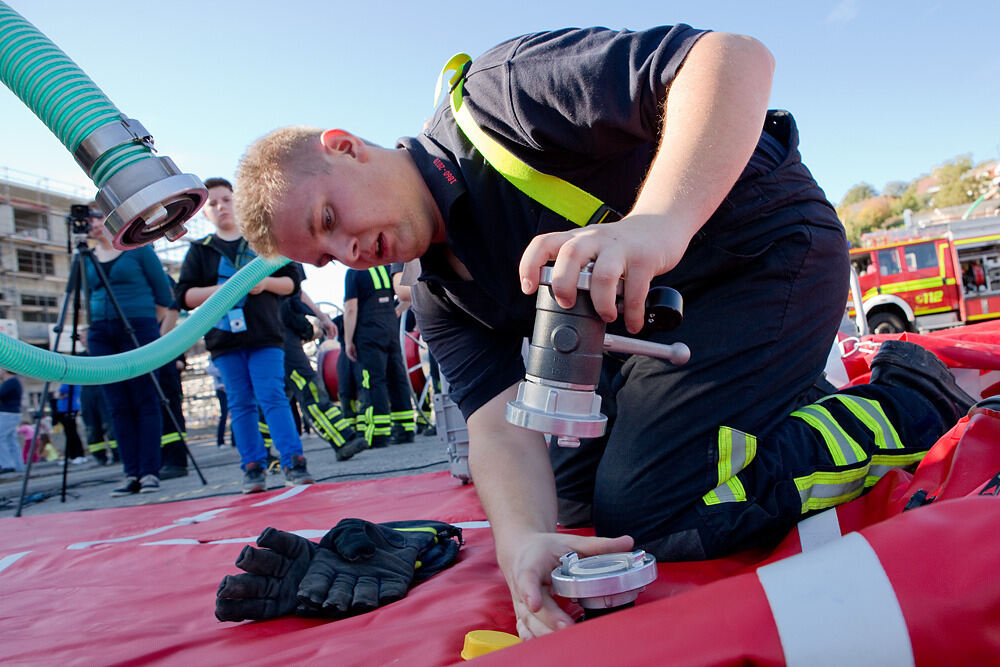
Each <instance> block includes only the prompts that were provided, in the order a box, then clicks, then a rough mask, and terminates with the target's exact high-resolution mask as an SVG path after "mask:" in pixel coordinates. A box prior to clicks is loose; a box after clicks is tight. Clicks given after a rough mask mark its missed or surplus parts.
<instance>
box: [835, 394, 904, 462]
mask: <svg viewBox="0 0 1000 667" xmlns="http://www.w3.org/2000/svg"><path fill="white" fill-rule="evenodd" d="M832 399H836V400H838V401H840V403H841V404H843V406H844V407H845V408H847V409H848V410H850V411H851V414H853V415H854V416H855V417H857V418H858V421H860V422H861V423H862V424H864V425H865V426H867V427H868V429H869V430H870V431H871V432H872V434H873V435H874V436H875V445H876V446H877V447H878V448H879V449H902V448H903V442H902V440H900V439H899V434H898V433H896V429H895V428H894V427H893V425H892V423H891V422H890V421H889V418H888V417H887V416H886V414H885V412H883V410H882V406H881V405H879V403H878V401H873V400H872V399H870V398H862V397H860V396H850V395H847V394H831V395H830V396H824V397H823V398H821V399H820V400H819V401H817V403H823V402H824V401H829V400H832Z"/></svg>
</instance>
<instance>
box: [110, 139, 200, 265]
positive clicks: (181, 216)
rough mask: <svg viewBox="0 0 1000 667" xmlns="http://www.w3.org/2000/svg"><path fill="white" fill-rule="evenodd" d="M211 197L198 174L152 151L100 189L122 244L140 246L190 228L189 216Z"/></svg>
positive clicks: (118, 244)
mask: <svg viewBox="0 0 1000 667" xmlns="http://www.w3.org/2000/svg"><path fill="white" fill-rule="evenodd" d="M206 199H208V190H207V189H206V188H205V185H204V184H203V183H202V182H201V179H199V178H198V177H197V176H195V175H194V174H184V173H182V172H181V170H180V169H178V168H177V165H175V164H174V163H173V161H172V160H171V159H170V158H169V157H166V156H163V157H156V156H150V157H148V158H146V159H145V160H141V161H139V162H135V163H132V164H130V165H128V166H126V167H124V168H123V169H121V170H120V171H119V172H118V173H116V174H115V175H114V176H112V177H111V178H110V179H109V180H108V181H107V183H105V184H104V187H102V188H101V190H100V191H99V192H98V193H97V203H98V204H99V205H100V207H101V209H103V210H104V212H105V213H107V214H108V217H107V219H106V220H105V221H104V226H105V227H106V228H107V230H108V232H109V233H110V235H111V243H112V245H114V247H115V248H118V249H119V250H128V249H130V248H137V247H139V246H142V245H146V244H147V243H152V242H153V241H155V240H157V239H158V238H160V237H163V236H166V237H167V239H168V240H170V241H176V240H177V239H179V238H180V237H182V236H184V234H186V233H187V228H185V227H184V223H185V222H187V221H188V220H190V219H191V218H192V217H193V216H194V214H195V213H197V212H198V210H199V209H200V208H201V207H202V205H203V204H204V203H205V200H206Z"/></svg>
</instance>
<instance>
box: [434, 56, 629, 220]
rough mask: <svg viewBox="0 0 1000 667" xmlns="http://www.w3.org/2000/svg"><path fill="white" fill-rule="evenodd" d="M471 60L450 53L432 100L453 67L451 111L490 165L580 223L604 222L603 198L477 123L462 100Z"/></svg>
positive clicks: (526, 190) (539, 200) (543, 201)
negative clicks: (521, 155) (523, 156)
mask: <svg viewBox="0 0 1000 667" xmlns="http://www.w3.org/2000/svg"><path fill="white" fill-rule="evenodd" d="M470 62H472V58H470V57H469V56H468V55H466V54H464V53H459V54H456V55H454V56H452V57H451V59H450V60H449V61H448V62H447V64H445V66H444V69H443V70H441V75H440V76H439V77H438V81H437V87H436V88H435V91H434V103H435V104H437V100H438V97H439V96H440V95H441V87H442V83H443V81H444V76H445V73H446V72H449V71H454V72H455V74H454V75H453V76H452V77H451V79H450V81H449V83H450V85H451V92H450V94H449V100H450V103H451V112H452V114H453V115H454V117H455V122H456V123H458V127H459V128H461V130H462V133H463V134H465V136H466V138H467V139H468V140H469V141H470V142H471V143H472V145H473V146H475V148H476V150H477V151H479V153H480V154H481V155H482V156H483V158H484V159H485V160H486V161H487V162H488V163H489V164H490V166H492V167H493V168H494V169H496V170H497V171H498V172H499V173H500V175H501V176H503V177H504V178H505V179H507V181H508V182H509V183H510V184H511V185H513V186H514V187H515V188H517V189H518V190H520V191H521V192H523V193H524V194H526V195H527V196H529V197H531V198H532V199H533V200H535V201H536V202H538V203H540V204H542V205H543V206H545V207H546V208H548V209H551V210H552V211H554V212H555V213H558V214H559V215H561V216H563V217H564V218H566V219H567V220H569V221H571V222H573V223H575V224H577V225H579V226H581V227H583V226H585V225H588V224H596V223H600V222H604V220H605V219H606V218H607V216H608V214H610V213H611V211H610V209H608V207H607V206H605V205H604V202H602V201H601V200H600V199H598V198H597V197H594V196H593V195H591V194H590V193H589V192H587V191H585V190H581V189H580V188H578V187H576V186H575V185H573V184H572V183H570V182H568V181H564V180H563V179H561V178H559V177H557V176H552V175H551V174H545V173H542V172H540V171H538V170H536V169H533V168H532V167H530V166H528V165H527V164H525V163H524V162H522V161H521V160H519V159H518V158H517V157H515V156H514V155H513V154H512V153H511V152H510V151H508V150H507V149H506V148H504V147H503V146H501V145H500V144H499V143H498V142H497V141H496V140H495V139H493V138H492V137H490V136H489V135H487V134H486V133H485V132H484V131H483V130H482V128H480V127H479V125H478V124H477V123H476V121H475V119H474V118H473V117H472V114H470V113H469V110H468V108H467V107H466V106H465V105H464V104H463V103H462V91H463V83H462V82H463V81H464V79H465V66H466V64H467V63H470Z"/></svg>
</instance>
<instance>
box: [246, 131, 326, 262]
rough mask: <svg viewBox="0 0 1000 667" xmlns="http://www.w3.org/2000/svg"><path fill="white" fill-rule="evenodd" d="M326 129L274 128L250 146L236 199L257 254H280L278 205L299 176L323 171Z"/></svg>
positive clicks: (248, 236)
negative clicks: (276, 224)
mask: <svg viewBox="0 0 1000 667" xmlns="http://www.w3.org/2000/svg"><path fill="white" fill-rule="evenodd" d="M322 132H323V131H322V130H321V129H319V128H316V127H307V126H303V125H296V126H292V127H282V128H279V129H277V130H274V131H273V132H270V133H268V134H266V135H264V136H263V137H261V138H260V139H258V140H257V141H255V142H254V143H253V144H251V145H250V147H249V148H248V149H247V151H246V153H245V154H244V155H243V157H242V158H240V164H239V166H238V167H237V170H236V189H235V192H234V200H235V205H236V219H237V220H238V221H239V225H240V229H241V230H242V232H243V237H244V238H245V239H246V240H247V242H248V243H249V244H250V247H251V248H253V249H254V250H255V251H256V252H257V254H259V255H262V256H264V257H274V256H275V255H278V254H279V253H278V249H277V246H276V244H275V240H274V233H273V231H272V229H271V226H272V224H273V222H274V209H275V206H276V205H277V203H278V202H280V201H281V199H282V197H284V196H285V195H286V194H287V193H288V190H289V188H290V186H291V184H292V183H293V182H294V181H295V180H296V178H300V177H305V176H314V175H316V174H319V173H322V171H323V170H324V168H325V165H324V163H323V160H322V152H321V151H319V150H318V148H319V143H320V135H321V134H322Z"/></svg>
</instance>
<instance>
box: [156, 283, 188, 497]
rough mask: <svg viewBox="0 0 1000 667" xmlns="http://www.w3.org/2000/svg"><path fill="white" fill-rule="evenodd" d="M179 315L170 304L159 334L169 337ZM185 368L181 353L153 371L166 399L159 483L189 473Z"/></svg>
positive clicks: (177, 309) (175, 304)
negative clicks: (182, 381)
mask: <svg viewBox="0 0 1000 667" xmlns="http://www.w3.org/2000/svg"><path fill="white" fill-rule="evenodd" d="M167 282H168V283H169V284H170V293H171V294H173V292H174V287H175V286H176V284H177V283H175V282H174V279H173V278H171V277H170V275H169V274H168V275H167ZM179 314H180V309H179V308H178V306H177V302H176V301H171V303H170V305H169V306H168V307H167V312H166V314H165V315H164V316H163V319H162V320H161V321H160V334H161V335H166V334H168V333H169V332H170V331H171V330H172V329H173V328H174V327H175V326H176V325H177V318H178V315H179ZM186 367H187V360H186V359H185V358H184V355H183V354H182V355H180V356H179V357H177V358H176V359H174V360H173V361H168V362H167V363H165V364H163V365H162V366H160V368H159V369H157V371H156V377H157V379H159V381H160V387H161V388H162V389H163V395H164V396H165V397H166V399H167V403H166V405H161V406H160V408H161V419H162V421H163V433H162V434H161V435H160V456H161V458H162V462H161V463H162V465H161V466H160V479H161V480H164V479H174V478H176V477H186V476H187V474H188V468H187V450H186V449H185V446H184V440H186V438H187V425H186V424H185V421H184V386H183V384H182V383H181V373H182V372H183V371H184V369H185V368H186ZM178 429H180V430H178Z"/></svg>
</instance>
